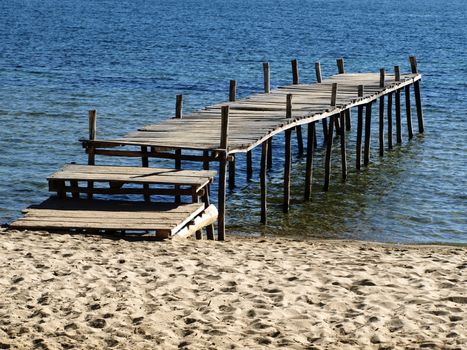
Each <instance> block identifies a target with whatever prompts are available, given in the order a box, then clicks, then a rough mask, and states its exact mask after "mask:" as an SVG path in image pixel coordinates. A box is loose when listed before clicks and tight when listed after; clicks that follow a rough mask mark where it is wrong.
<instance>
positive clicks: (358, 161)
mask: <svg viewBox="0 0 467 350" xmlns="http://www.w3.org/2000/svg"><path fill="white" fill-rule="evenodd" d="M363 89H364V87H363V85H359V86H358V97H363ZM362 135H363V105H359V106H358V115H357V150H356V168H357V170H360V166H361V163H362Z"/></svg>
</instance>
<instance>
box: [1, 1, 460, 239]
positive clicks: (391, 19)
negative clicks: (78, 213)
mask: <svg viewBox="0 0 467 350" xmlns="http://www.w3.org/2000/svg"><path fill="white" fill-rule="evenodd" d="M466 4H467V3H466V2H465V1H464V0H452V1H444V2H441V1H436V0H404V1H398V0H392V1H389V0H381V1H371V0H367V1H365V0H361V1H350V0H348V1H332V0H326V1H321V0H316V1H312V0H310V1H303V0H300V1H294V0H287V1H281V0H251V1H248V0H239V1H227V0H210V1H202V0H201V1H200V0H197V1H193V0H185V1H175V0H161V1H143V0H139V1H138V0H132V1H124V0H122V1H105V0H104V1H98V0H80V1H77V0H61V1H52V0H40V1H39V0H30V1H20V0H11V1H1V2H0V12H1V13H2V20H1V21H0V32H1V33H2V35H0V78H1V83H0V180H1V181H0V222H9V221H11V220H12V219H14V218H15V217H18V216H19V214H20V210H21V209H22V208H23V207H25V206H28V205H29V204H31V203H34V202H38V201H41V200H43V199H45V198H46V197H47V196H48V193H47V183H46V177H47V176H48V175H49V174H51V173H52V172H54V171H55V170H56V169H57V168H58V167H59V166H61V165H62V164H63V163H68V162H72V161H74V162H85V160H86V158H85V156H84V153H83V150H82V148H81V146H80V144H79V143H78V142H77V140H78V139H79V138H81V137H85V136H86V128H87V110H88V109H91V108H95V109H97V110H98V134H99V137H110V136H118V135H123V134H124V133H126V132H128V131H131V130H135V129H136V128H137V127H139V126H142V125H144V124H147V123H150V122H157V121H159V120H162V119H164V118H166V117H167V116H170V115H172V114H173V109H174V103H175V95H176V94H179V93H183V94H184V96H185V110H186V111H190V110H193V109H196V108H200V107H203V106H205V105H208V104H211V103H214V102H219V101H222V100H225V99H226V97H227V92H228V82H229V79H236V80H237V81H238V93H239V95H243V96H244V95H247V94H250V93H253V92H258V91H261V88H262V62H263V61H269V62H270V64H271V80H272V84H273V86H278V85H283V84H288V83H289V82H290V80H291V73H290V59H292V58H297V59H298V60H299V62H300V73H301V80H302V81H303V82H307V81H308V82H313V81H314V70H313V64H314V62H315V61H316V60H320V61H321V63H322V69H323V75H325V76H327V75H331V74H334V73H335V72H336V67H335V59H336V58H338V57H341V56H343V57H345V60H346V69H347V70H348V71H375V72H376V71H378V69H379V68H381V67H385V68H386V69H387V70H392V67H393V66H394V65H396V64H400V65H401V66H402V69H403V71H408V70H409V67H408V62H407V58H408V56H409V55H410V54H414V55H416V56H417V58H418V63H419V70H420V71H421V73H422V74H423V81H422V99H423V105H424V112H425V125H426V133H425V134H424V135H423V136H417V137H415V138H414V139H413V140H412V141H411V142H408V140H407V137H406V134H405V133H404V135H403V138H404V142H403V144H402V146H401V147H396V148H395V150H393V151H392V152H387V153H386V155H385V157H384V158H379V157H378V155H377V153H376V152H375V150H377V144H376V142H377V139H376V137H373V142H374V144H373V146H374V147H373V154H372V164H371V166H370V167H369V168H368V169H365V170H364V171H362V172H360V173H358V174H357V172H356V171H355V170H354V158H353V157H354V152H353V147H354V144H355V130H353V131H352V133H351V134H350V135H349V140H348V147H349V148H350V149H351V150H352V152H351V154H350V159H349V165H350V174H349V177H348V181H347V183H346V184H342V183H341V181H340V172H339V167H340V163H339V156H338V153H337V150H336V153H335V156H334V158H335V164H334V168H333V179H332V186H331V189H330V191H329V192H328V193H324V192H322V179H323V171H322V168H323V166H322V156H323V150H322V149H318V151H317V159H316V163H315V164H316V166H315V178H314V189H313V194H312V201H311V202H308V203H305V202H303V200H302V197H303V182H304V181H303V177H304V168H305V167H304V162H303V159H299V158H297V157H296V156H295V155H296V154H294V163H293V167H292V168H293V170H292V173H293V189H292V192H293V200H292V210H291V212H290V214H288V215H284V214H282V211H281V201H282V152H283V151H282V147H281V145H282V142H281V140H280V139H277V140H275V143H274V150H275V151H274V152H275V154H276V157H275V163H274V164H275V166H274V169H273V171H271V172H270V174H269V192H270V193H269V203H270V205H269V206H270V213H269V221H270V225H269V226H268V227H267V228H263V227H262V226H261V225H260V224H259V223H258V222H259V181H258V179H257V175H258V171H257V169H255V177H254V178H253V180H252V181H251V182H248V183H247V182H245V180H244V178H245V176H244V167H245V165H244V159H243V157H240V158H241V159H239V163H240V164H239V173H238V176H237V179H238V186H237V188H236V189H235V191H233V192H231V193H229V200H228V229H229V230H230V231H231V232H232V231H235V232H238V233H243V234H262V233H268V234H274V235H294V236H300V237H310V238H314V237H324V238H336V237H339V238H356V239H365V240H378V241H393V242H419V243H422V242H423V243H424V242H451V243H455V242H463V243H465V242H467V234H466V227H467V220H466V212H467V210H466V209H467V208H466V202H467V200H466V199H467V195H466V154H467V152H466V149H467V146H466V144H467V142H466V141H467V139H466V130H467V122H466V118H467V115H466V114H467V113H466V111H467V100H466V97H467V94H466V76H467V74H466V73H467V48H466V39H467V38H466V35H467V34H466V33H467V28H466V26H467V21H466V19H465V16H466V13H467V5H466ZM414 122H415V121H414ZM374 124H377V123H374ZM414 126H415V129H416V122H415V125H414ZM404 131H405V129H404ZM374 132H375V133H374V134H373V135H375V136H376V135H377V134H376V133H377V131H376V130H374ZM256 151H259V150H256ZM254 157H255V161H256V162H255V164H257V163H258V161H259V152H255V154H254ZM101 159H102V158H101ZM98 161H99V158H98ZM110 161H112V162H122V163H125V161H124V160H117V159H115V158H114V159H102V160H100V162H101V163H104V162H110ZM242 168H243V169H242Z"/></svg>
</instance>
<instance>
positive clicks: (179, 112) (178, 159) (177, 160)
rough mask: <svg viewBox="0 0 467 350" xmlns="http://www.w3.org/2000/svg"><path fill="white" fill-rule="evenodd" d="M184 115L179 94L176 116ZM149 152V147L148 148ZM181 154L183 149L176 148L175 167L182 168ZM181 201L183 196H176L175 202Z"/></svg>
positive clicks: (178, 117)
mask: <svg viewBox="0 0 467 350" xmlns="http://www.w3.org/2000/svg"><path fill="white" fill-rule="evenodd" d="M182 117H183V95H177V97H176V99H175V118H176V119H182ZM146 153H147V149H146ZM181 155H182V150H181V149H177V150H175V156H176V158H175V169H178V170H179V169H181V168H182V160H181ZM175 188H180V186H175ZM180 202H181V197H180V196H179V195H176V196H175V203H180Z"/></svg>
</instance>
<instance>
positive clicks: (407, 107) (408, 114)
mask: <svg viewBox="0 0 467 350" xmlns="http://www.w3.org/2000/svg"><path fill="white" fill-rule="evenodd" d="M405 116H406V118H407V133H408V135H409V140H411V139H412V138H413V130H412V111H411V109H410V85H406V86H405Z"/></svg>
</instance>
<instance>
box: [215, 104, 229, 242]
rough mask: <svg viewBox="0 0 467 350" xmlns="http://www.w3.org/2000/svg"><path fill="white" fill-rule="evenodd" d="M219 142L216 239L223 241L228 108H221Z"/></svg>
mask: <svg viewBox="0 0 467 350" xmlns="http://www.w3.org/2000/svg"><path fill="white" fill-rule="evenodd" d="M221 117H222V119H221V140H220V145H219V146H220V147H219V148H220V149H221V151H220V152H219V189H218V200H217V202H218V203H217V206H218V210H219V218H218V221H217V239H218V240H219V241H223V240H224V239H225V196H226V191H225V185H226V181H225V180H226V171H227V155H228V143H229V106H222V107H221Z"/></svg>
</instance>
